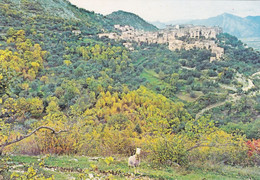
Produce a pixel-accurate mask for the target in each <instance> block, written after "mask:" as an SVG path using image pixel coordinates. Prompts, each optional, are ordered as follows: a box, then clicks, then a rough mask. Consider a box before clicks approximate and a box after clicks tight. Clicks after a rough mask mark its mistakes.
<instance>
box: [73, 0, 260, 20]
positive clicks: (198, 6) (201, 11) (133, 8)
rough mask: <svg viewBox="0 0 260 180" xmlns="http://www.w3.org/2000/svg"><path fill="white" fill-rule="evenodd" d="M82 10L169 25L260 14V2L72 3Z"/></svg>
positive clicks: (152, 0)
mask: <svg viewBox="0 0 260 180" xmlns="http://www.w3.org/2000/svg"><path fill="white" fill-rule="evenodd" d="M69 1H70V2H71V3H72V4H75V5H76V6H78V7H81V8H85V9H87V10H89V11H94V12H96V13H100V14H103V15H107V14H110V13H112V12H113V11H117V10H123V11H127V12H132V13H135V14H137V15H139V16H140V17H142V18H143V19H145V20H146V21H150V22H154V21H160V22H169V21H173V20H185V19H206V18H209V17H213V16H217V15H220V14H223V13H230V14H234V15H237V16H241V17H246V16H248V15H251V16H257V15H260V1H241V0H239V1H237V0H229V1H224V0H221V1H217V0H69Z"/></svg>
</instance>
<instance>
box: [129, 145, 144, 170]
mask: <svg viewBox="0 0 260 180" xmlns="http://www.w3.org/2000/svg"><path fill="white" fill-rule="evenodd" d="M140 154H141V149H140V148H136V153H135V155H133V156H130V157H129V158H128V167H130V166H132V167H134V173H135V174H136V173H137V166H139V165H140V162H141V161H140Z"/></svg>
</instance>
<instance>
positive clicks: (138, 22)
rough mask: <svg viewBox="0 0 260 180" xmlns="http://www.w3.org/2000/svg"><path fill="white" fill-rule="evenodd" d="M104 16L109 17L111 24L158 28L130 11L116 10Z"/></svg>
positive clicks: (151, 29) (139, 28)
mask: <svg viewBox="0 0 260 180" xmlns="http://www.w3.org/2000/svg"><path fill="white" fill-rule="evenodd" d="M106 17H107V18H108V19H110V20H111V21H112V23H113V24H120V25H128V26H132V27H134V28H135V29H138V30H144V31H156V30H158V28H157V27H155V26H154V25H152V24H149V23H147V22H146V21H145V20H143V19H142V18H140V17H139V16H137V15H135V14H133V13H130V12H125V11H116V12H113V13H111V14H109V15H107V16H106Z"/></svg>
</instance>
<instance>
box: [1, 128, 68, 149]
mask: <svg viewBox="0 0 260 180" xmlns="http://www.w3.org/2000/svg"><path fill="white" fill-rule="evenodd" d="M40 129H48V130H50V131H52V133H53V134H59V133H62V132H67V130H60V131H55V129H53V128H51V127H48V126H40V127H38V128H36V129H34V130H33V131H32V132H31V133H29V134H27V135H24V136H20V137H19V138H18V139H15V140H13V141H10V142H9V141H6V142H5V143H4V144H0V148H1V147H2V148H4V147H5V146H8V145H10V144H14V143H17V142H19V141H21V140H23V139H25V138H28V137H30V136H31V135H33V134H34V133H36V132H37V131H39V130H40Z"/></svg>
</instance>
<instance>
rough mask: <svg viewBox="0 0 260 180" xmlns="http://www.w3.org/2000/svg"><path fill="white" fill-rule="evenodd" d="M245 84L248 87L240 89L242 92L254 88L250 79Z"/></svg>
mask: <svg viewBox="0 0 260 180" xmlns="http://www.w3.org/2000/svg"><path fill="white" fill-rule="evenodd" d="M247 82H248V85H247V86H246V87H243V88H242V90H243V91H245V92H246V91H248V90H250V89H251V88H253V87H255V85H254V83H253V81H252V80H251V79H247Z"/></svg>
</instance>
